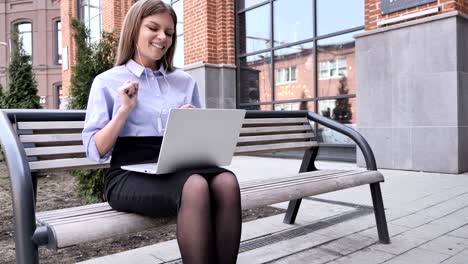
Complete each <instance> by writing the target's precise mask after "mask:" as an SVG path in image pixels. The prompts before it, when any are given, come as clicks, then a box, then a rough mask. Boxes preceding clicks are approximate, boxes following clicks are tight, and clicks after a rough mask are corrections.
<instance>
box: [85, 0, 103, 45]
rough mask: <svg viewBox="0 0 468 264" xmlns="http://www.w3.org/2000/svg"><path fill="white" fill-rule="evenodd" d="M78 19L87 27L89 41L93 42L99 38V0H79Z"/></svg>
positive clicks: (100, 31) (100, 29) (100, 28)
mask: <svg viewBox="0 0 468 264" xmlns="http://www.w3.org/2000/svg"><path fill="white" fill-rule="evenodd" d="M80 19H81V21H83V23H84V24H85V26H86V28H88V29H89V36H90V42H91V43H95V42H98V41H99V40H100V39H101V33H102V27H101V1H100V0H91V1H87V0H81V2H80Z"/></svg>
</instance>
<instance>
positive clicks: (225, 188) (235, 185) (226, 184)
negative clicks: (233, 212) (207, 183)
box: [211, 172, 239, 193]
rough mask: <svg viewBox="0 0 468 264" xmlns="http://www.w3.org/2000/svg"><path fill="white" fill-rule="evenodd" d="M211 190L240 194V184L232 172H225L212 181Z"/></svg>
mask: <svg viewBox="0 0 468 264" xmlns="http://www.w3.org/2000/svg"><path fill="white" fill-rule="evenodd" d="M211 189H212V190H213V191H219V192H227V193H238V192H239V182H238V181H237V177H236V175H234V174H232V173H230V172H223V173H220V174H218V175H216V176H215V177H214V178H213V180H212V181H211Z"/></svg>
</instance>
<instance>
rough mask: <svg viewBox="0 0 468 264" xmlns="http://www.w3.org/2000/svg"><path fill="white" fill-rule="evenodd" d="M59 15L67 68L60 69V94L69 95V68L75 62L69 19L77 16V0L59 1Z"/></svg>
mask: <svg viewBox="0 0 468 264" xmlns="http://www.w3.org/2000/svg"><path fill="white" fill-rule="evenodd" d="M60 17H61V21H62V47H63V48H65V47H67V48H68V69H67V70H64V71H62V95H63V96H69V95H70V78H71V68H72V65H74V63H75V42H74V41H73V32H72V28H71V20H72V18H73V17H78V3H77V0H69V1H60ZM63 56H65V54H62V59H65V58H64V57H63ZM63 63H66V62H62V64H63Z"/></svg>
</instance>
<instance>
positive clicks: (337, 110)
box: [318, 98, 356, 124]
mask: <svg viewBox="0 0 468 264" xmlns="http://www.w3.org/2000/svg"><path fill="white" fill-rule="evenodd" d="M355 109H356V98H339V99H331V100H320V101H318V113H319V114H320V115H323V116H324V117H328V118H330V119H333V120H335V121H337V122H340V123H342V124H350V123H352V124H355V123H356V115H355Z"/></svg>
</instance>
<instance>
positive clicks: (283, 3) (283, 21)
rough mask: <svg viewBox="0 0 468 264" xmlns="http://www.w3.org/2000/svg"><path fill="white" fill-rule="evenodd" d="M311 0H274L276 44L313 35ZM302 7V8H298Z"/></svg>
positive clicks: (295, 40)
mask: <svg viewBox="0 0 468 264" xmlns="http://www.w3.org/2000/svg"><path fill="white" fill-rule="evenodd" d="M312 3H313V1H310V0H295V1H294V4H291V1H290V0H277V1H275V2H274V8H273V10H274V16H273V17H274V19H275V23H274V27H275V28H274V31H273V32H274V45H275V46H280V45H283V44H287V43H292V42H297V41H300V40H304V39H308V38H312V37H313V28H314V27H313V15H312V12H313V10H312ZM298 7H300V8H298Z"/></svg>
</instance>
